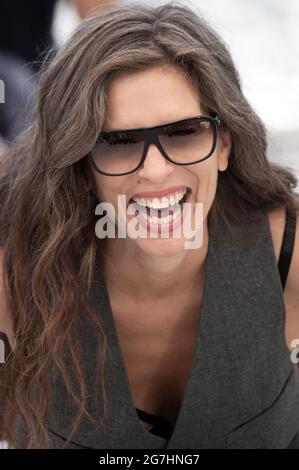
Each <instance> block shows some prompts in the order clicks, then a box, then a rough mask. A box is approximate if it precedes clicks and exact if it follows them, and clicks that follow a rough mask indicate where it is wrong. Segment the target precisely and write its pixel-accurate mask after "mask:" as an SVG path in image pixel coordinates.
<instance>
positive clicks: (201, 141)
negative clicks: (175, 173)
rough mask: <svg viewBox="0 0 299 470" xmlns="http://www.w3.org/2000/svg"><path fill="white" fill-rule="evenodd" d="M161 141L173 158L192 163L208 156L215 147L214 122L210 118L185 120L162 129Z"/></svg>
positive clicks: (175, 160)
mask: <svg viewBox="0 0 299 470" xmlns="http://www.w3.org/2000/svg"><path fill="white" fill-rule="evenodd" d="M158 138H159V141H160V143H161V145H162V147H163V149H164V150H165V152H166V153H167V155H168V156H169V158H171V160H173V161H174V162H177V163H192V162H195V161H197V160H200V159H203V158H205V157H207V156H208V155H209V154H210V152H211V151H212V148H213V142H214V132H213V124H212V122H211V121H209V120H194V121H185V122H182V123H178V124H174V125H171V126H168V127H165V128H163V129H162V131H161V132H159V134H158Z"/></svg>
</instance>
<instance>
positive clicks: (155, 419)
mask: <svg viewBox="0 0 299 470" xmlns="http://www.w3.org/2000/svg"><path fill="white" fill-rule="evenodd" d="M295 232H296V212H294V211H289V210H287V211H286V224H285V229H284V235H283V241H282V245H281V250H280V254H279V260H278V270H279V275H280V280H281V285H282V289H283V290H284V287H285V284H286V280H287V277H288V272H289V268H290V264H291V259H292V253H293V249H294V241H295ZM136 411H137V414H138V417H139V418H140V419H141V420H142V421H145V422H146V423H150V424H153V425H154V427H153V428H151V429H150V430H149V432H151V433H152V434H156V435H158V436H161V437H163V438H164V439H167V440H169V439H170V436H171V434H172V431H173V426H172V425H171V424H170V423H168V422H167V421H165V420H164V419H163V418H160V417H159V416H156V415H153V414H150V413H147V412H146V411H143V410H140V409H139V408H136Z"/></svg>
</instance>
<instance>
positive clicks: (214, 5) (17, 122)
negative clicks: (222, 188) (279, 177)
mask: <svg viewBox="0 0 299 470" xmlns="http://www.w3.org/2000/svg"><path fill="white" fill-rule="evenodd" d="M127 3H130V1H126V0H111V1H109V0H104V1H101V0H43V2H37V1H35V0H26V2H24V1H22V0H18V1H15V2H12V1H11V0H1V6H0V13H1V15H0V23H1V28H0V79H1V80H2V84H3V83H4V84H5V103H3V99H2V100H1V87H0V153H1V149H3V148H4V147H5V146H6V145H9V142H11V141H12V140H13V138H14V137H15V136H16V135H17V134H18V133H19V132H20V131H21V130H22V129H23V128H24V127H25V126H26V122H27V119H28V118H26V116H27V110H28V109H30V105H31V104H30V103H31V100H32V99H33V98H32V96H33V93H34V89H35V86H36V75H37V74H36V72H38V70H39V67H40V65H41V63H42V61H43V59H44V58H45V56H46V53H47V48H49V47H51V46H54V47H56V48H59V47H61V46H62V45H63V44H64V42H65V41H66V39H67V38H68V37H69V35H70V34H71V33H72V31H73V29H74V28H75V27H76V26H77V25H78V23H79V22H80V21H81V19H82V18H84V17H85V16H86V15H88V14H91V12H92V11H93V9H94V8H100V9H105V8H109V7H110V6H111V5H115V4H127ZM135 3H147V4H151V5H158V4H162V3H166V1H158V0H156V1H154V0H152V1H151V0H140V1H138V0H137V2H136V0H135ZM180 3H183V4H186V5H188V6H190V7H191V8H193V9H194V10H195V11H198V12H201V13H202V14H203V15H204V16H205V17H206V18H207V20H208V21H209V22H210V23H211V24H212V26H213V27H214V28H215V29H216V31H217V32H218V33H219V34H220V35H221V37H222V38H223V39H224V40H225V42H226V43H227V45H228V46H229V48H230V51H231V53H232V56H233V59H234V61H235V63H236V65H237V68H238V70H239V72H240V75H241V80H242V85H243V90H244V93H245V95H246V96H247V98H248V100H249V101H250V103H251V104H252V106H253V107H254V108H255V110H256V111H257V113H258V114H259V115H260V116H261V118H262V119H263V121H264V123H265V124H266V127H267V130H268V136H269V148H268V157H269V159H270V160H273V161H276V162H278V163H282V164H284V165H285V166H288V167H289V168H291V169H292V170H293V171H294V172H295V173H296V175H297V177H298V178H299V156H298V148H299V27H298V25H299V1H298V0H284V1H283V2H282V1H281V0H250V1H249V0H226V1H225V2H224V1H223V0H209V1H208V2H207V1H205V0H196V1H195V0H188V1H184V0H181V2H180ZM0 83H1V82H0ZM2 95H3V92H2ZM2 98H3V96H2ZM298 190H299V188H298Z"/></svg>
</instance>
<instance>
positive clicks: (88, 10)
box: [72, 0, 119, 18]
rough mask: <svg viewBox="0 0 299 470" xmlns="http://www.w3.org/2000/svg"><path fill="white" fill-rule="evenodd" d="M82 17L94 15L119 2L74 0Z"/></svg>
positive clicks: (115, 0) (112, 0) (116, 0)
mask: <svg viewBox="0 0 299 470" xmlns="http://www.w3.org/2000/svg"><path fill="white" fill-rule="evenodd" d="M72 1H73V3H74V4H75V6H76V9H77V11H78V13H79V15H80V17H81V18H85V17H86V16H91V15H93V14H94V13H95V12H96V11H99V10H106V9H108V8H109V7H113V6H115V5H117V4H118V3H119V1H118V0H72Z"/></svg>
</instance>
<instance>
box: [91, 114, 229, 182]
mask: <svg viewBox="0 0 299 470" xmlns="http://www.w3.org/2000/svg"><path fill="white" fill-rule="evenodd" d="M193 121H209V122H210V123H211V124H212V129H213V146H212V148H211V151H210V152H209V154H208V155H207V156H206V157H204V158H201V159H200V160H196V161H195V162H191V163H177V162H175V161H173V160H172V159H171V158H170V157H169V156H168V155H167V153H166V152H165V151H164V149H163V147H162V145H161V144H160V141H159V138H158V133H159V130H160V129H162V128H167V127H169V126H171V125H173V124H180V123H183V122H193ZM220 126H221V121H220V119H219V116H218V115H217V114H216V115H214V116H208V115H200V116H195V117H193V118H187V119H181V120H179V121H173V122H169V123H167V124H160V125H159V126H154V127H140V128H136V129H125V130H113V131H103V132H101V133H100V134H99V137H98V140H100V138H101V137H108V136H109V137H110V136H111V137H112V136H113V135H117V134H120V133H121V134H126V135H128V136H129V135H130V132H140V134H141V135H142V137H143V140H144V147H143V154H142V157H141V159H140V162H139V164H138V165H137V166H136V167H135V168H134V169H133V170H130V171H127V172H125V173H107V172H105V171H102V170H100V169H99V168H98V167H97V165H96V163H95V161H94V159H93V157H92V153H91V152H89V153H88V154H87V157H88V159H89V161H90V163H91V165H92V167H93V168H94V169H95V171H97V172H98V173H101V174H102V175H106V176H124V175H129V174H131V173H134V172H135V171H137V170H138V169H139V168H140V167H141V166H142V165H143V163H144V161H145V159H146V156H147V151H148V148H149V146H150V144H153V145H156V147H157V148H158V149H159V150H160V152H161V154H162V155H163V157H164V158H165V159H166V160H167V161H169V162H170V163H174V164H175V165H183V166H186V165H194V164H195V163H200V162H203V161H204V160H207V159H208V158H209V157H210V156H211V155H212V154H213V152H214V150H215V148H216V145H217V130H218V127H220Z"/></svg>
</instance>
